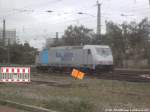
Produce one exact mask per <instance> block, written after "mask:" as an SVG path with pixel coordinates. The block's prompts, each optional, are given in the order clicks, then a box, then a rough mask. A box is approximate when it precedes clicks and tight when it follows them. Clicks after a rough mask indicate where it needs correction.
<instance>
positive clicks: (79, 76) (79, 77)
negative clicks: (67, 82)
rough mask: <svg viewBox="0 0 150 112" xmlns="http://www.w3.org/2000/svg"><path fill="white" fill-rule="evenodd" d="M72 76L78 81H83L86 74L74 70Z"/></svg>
mask: <svg viewBox="0 0 150 112" xmlns="http://www.w3.org/2000/svg"><path fill="white" fill-rule="evenodd" d="M71 75H72V76H73V77H74V78H77V79H83V78H84V75H85V73H83V72H81V71H79V70H76V69H73V71H72V74H71Z"/></svg>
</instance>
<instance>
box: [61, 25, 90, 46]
mask: <svg viewBox="0 0 150 112" xmlns="http://www.w3.org/2000/svg"><path fill="white" fill-rule="evenodd" d="M91 32H92V29H88V28H85V27H84V26H72V25H70V26H69V27H68V28H67V29H66V30H65V33H64V35H63V37H62V39H63V44H64V45H84V44H89V43H90V42H91Z"/></svg>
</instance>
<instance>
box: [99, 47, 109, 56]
mask: <svg viewBox="0 0 150 112" xmlns="http://www.w3.org/2000/svg"><path fill="white" fill-rule="evenodd" d="M96 52H97V54H99V55H101V56H109V55H111V50H110V49H109V48H96Z"/></svg>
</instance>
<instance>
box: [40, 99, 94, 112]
mask: <svg viewBox="0 0 150 112" xmlns="http://www.w3.org/2000/svg"><path fill="white" fill-rule="evenodd" d="M43 106H44V107H46V108H49V109H54V110H59V111H62V112H93V111H94V104H93V103H91V102H90V101H89V100H84V99H79V100H74V99H69V100H63V99H58V98H56V99H53V100H51V101H49V102H47V103H46V104H44V105H43Z"/></svg>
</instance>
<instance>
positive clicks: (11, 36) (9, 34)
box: [0, 29, 16, 46]
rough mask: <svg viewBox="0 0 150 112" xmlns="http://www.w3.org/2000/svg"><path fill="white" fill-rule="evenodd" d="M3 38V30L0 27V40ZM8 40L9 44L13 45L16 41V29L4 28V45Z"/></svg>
mask: <svg viewBox="0 0 150 112" xmlns="http://www.w3.org/2000/svg"><path fill="white" fill-rule="evenodd" d="M2 40H3V30H2V29H0V41H1V42H2ZM8 40H9V44H10V45H13V44H15V43H16V30H6V31H5V44H4V45H6V46H7V45H8Z"/></svg>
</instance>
